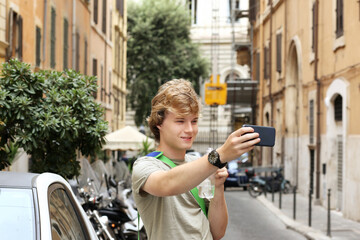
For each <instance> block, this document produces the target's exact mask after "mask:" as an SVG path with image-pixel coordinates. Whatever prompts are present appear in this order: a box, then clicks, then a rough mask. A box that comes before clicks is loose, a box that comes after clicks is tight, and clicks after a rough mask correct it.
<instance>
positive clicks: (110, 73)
mask: <svg viewBox="0 0 360 240" xmlns="http://www.w3.org/2000/svg"><path fill="white" fill-rule="evenodd" d="M108 96H109V103H111V71H110V72H109V94H108Z"/></svg>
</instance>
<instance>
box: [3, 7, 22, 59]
mask: <svg viewBox="0 0 360 240" xmlns="http://www.w3.org/2000/svg"><path fill="white" fill-rule="evenodd" d="M22 36H23V19H22V17H21V15H19V14H17V13H16V12H14V11H13V10H12V9H10V13H9V47H8V50H7V51H8V52H7V57H8V58H11V57H16V58H18V59H19V60H20V61H22V54H23V46H22V42H23V38H22Z"/></svg>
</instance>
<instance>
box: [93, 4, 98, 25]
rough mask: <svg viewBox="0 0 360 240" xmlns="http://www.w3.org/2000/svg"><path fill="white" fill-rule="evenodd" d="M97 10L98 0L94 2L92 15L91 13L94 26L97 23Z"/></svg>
mask: <svg viewBox="0 0 360 240" xmlns="http://www.w3.org/2000/svg"><path fill="white" fill-rule="evenodd" d="M98 8H99V0H94V13H93V17H94V22H95V24H97V23H98V11H99V10H98Z"/></svg>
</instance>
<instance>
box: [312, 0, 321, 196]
mask: <svg viewBox="0 0 360 240" xmlns="http://www.w3.org/2000/svg"><path fill="white" fill-rule="evenodd" d="M315 8H316V9H315V43H314V47H315V49H314V50H315V62H314V80H315V82H316V105H317V112H316V116H317V117H316V195H315V197H316V199H319V198H320V147H321V139H320V137H321V136H320V114H321V112H320V87H321V83H320V79H319V78H318V51H319V50H318V47H319V45H318V36H319V0H316V1H315Z"/></svg>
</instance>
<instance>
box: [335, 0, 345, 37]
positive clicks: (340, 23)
mask: <svg viewBox="0 0 360 240" xmlns="http://www.w3.org/2000/svg"><path fill="white" fill-rule="evenodd" d="M342 35H344V9H343V0H336V37H337V38H339V37H341V36H342Z"/></svg>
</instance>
